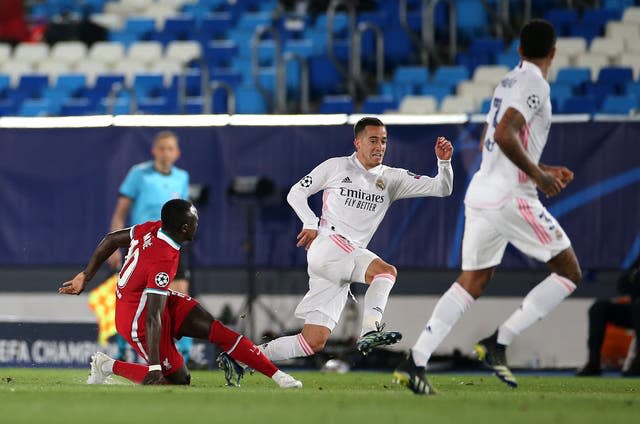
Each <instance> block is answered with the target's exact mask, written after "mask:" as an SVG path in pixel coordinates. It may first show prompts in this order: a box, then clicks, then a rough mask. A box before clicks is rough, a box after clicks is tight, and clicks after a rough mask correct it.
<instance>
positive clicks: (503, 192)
mask: <svg viewBox="0 0 640 424" xmlns="http://www.w3.org/2000/svg"><path fill="white" fill-rule="evenodd" d="M510 107H512V108H514V109H516V110H517V111H518V112H520V113H521V114H522V116H523V117H524V118H525V120H526V122H527V124H526V126H524V127H523V130H522V131H521V133H520V140H521V142H522V148H523V149H524V151H525V152H526V153H527V155H528V156H529V159H531V161H532V162H533V163H536V164H537V163H538V162H539V160H540V156H541V155H542V150H543V149H544V146H545V144H546V143H547V136H548V135H549V127H550V126H551V98H550V88H549V83H548V82H547V81H546V80H545V79H544V77H543V76H542V72H541V71H540V68H538V66H536V65H534V64H533V63H531V62H526V61H522V62H521V63H520V64H519V65H518V66H516V67H515V68H514V69H512V70H511V71H510V72H509V73H508V74H506V75H505V77H504V78H503V79H502V81H500V84H498V86H497V87H496V89H495V90H494V91H493V98H492V99H491V109H490V110H489V113H488V114H487V120H486V122H487V131H486V134H485V140H484V146H483V149H482V164H481V165H480V169H479V170H478V171H477V172H476V173H475V175H474V176H473V178H472V180H471V183H470V184H469V188H468V189H467V194H466V197H465V203H466V204H467V205H469V206H472V207H476V208H482V209H495V208H499V207H501V206H502V205H503V204H504V203H505V202H506V201H507V200H508V199H509V198H511V197H512V196H520V197H535V198H537V192H536V186H535V183H534V182H533V181H531V179H530V178H529V177H528V176H527V175H526V174H525V173H524V172H522V171H521V170H520V169H519V168H518V167H517V166H516V165H515V164H514V163H513V162H511V160H509V158H508V157H507V156H506V155H505V154H504V153H502V150H501V149H500V147H499V146H498V144H496V142H495V141H494V139H493V134H494V133H495V129H496V126H497V125H498V122H500V119H502V116H503V115H504V112H505V111H506V110H507V109H508V108H510Z"/></svg>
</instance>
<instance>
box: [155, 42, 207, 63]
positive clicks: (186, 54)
mask: <svg viewBox="0 0 640 424" xmlns="http://www.w3.org/2000/svg"><path fill="white" fill-rule="evenodd" d="M201 55H202V47H201V46H200V43H198V42H197V41H172V42H170V43H169V45H168V46H167V50H166V52H165V55H164V57H165V58H166V59H168V60H172V61H174V62H179V63H186V62H189V61H190V60H191V59H195V58H198V57H200V56H201Z"/></svg>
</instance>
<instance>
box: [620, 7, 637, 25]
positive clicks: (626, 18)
mask: <svg viewBox="0 0 640 424" xmlns="http://www.w3.org/2000/svg"><path fill="white" fill-rule="evenodd" d="M622 21H623V22H633V23H635V24H640V7H638V6H632V7H627V8H626V9H625V10H624V12H623V13H622Z"/></svg>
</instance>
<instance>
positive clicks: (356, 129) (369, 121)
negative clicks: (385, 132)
mask: <svg viewBox="0 0 640 424" xmlns="http://www.w3.org/2000/svg"><path fill="white" fill-rule="evenodd" d="M369 125H372V126H374V127H384V124H383V123H382V121H381V120H379V119H378V118H374V117H371V116H365V117H364V118H362V119H360V120H359V121H358V122H356V124H355V125H354V126H353V136H354V137H355V138H358V135H360V133H361V132H362V131H364V128H365V127H367V126H369Z"/></svg>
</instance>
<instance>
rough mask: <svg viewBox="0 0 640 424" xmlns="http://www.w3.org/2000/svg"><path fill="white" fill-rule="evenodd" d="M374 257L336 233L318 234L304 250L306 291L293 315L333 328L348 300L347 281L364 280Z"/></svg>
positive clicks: (306, 322)
mask: <svg viewBox="0 0 640 424" xmlns="http://www.w3.org/2000/svg"><path fill="white" fill-rule="evenodd" d="M376 258H378V256H377V255H376V254H375V253H373V252H371V251H369V250H367V249H363V248H360V247H357V246H355V245H353V244H352V243H350V242H349V241H348V240H347V239H346V238H344V237H342V236H340V235H338V234H335V233H334V234H327V235H318V237H316V239H315V240H314V241H313V243H311V246H310V247H309V251H308V252H307V264H308V265H307V272H308V273H309V291H308V292H307V294H305V296H304V298H303V299H302V301H300V303H299V304H298V307H297V308H296V311H295V315H296V317H298V318H301V319H304V320H305V324H315V325H322V326H324V327H327V328H329V329H330V330H333V329H334V328H335V326H336V324H337V323H338V320H339V319H340V315H341V314H342V310H343V309H344V306H345V304H346V303H347V298H348V296H349V286H350V283H352V282H353V283H364V282H365V273H366V271H367V268H368V267H369V264H370V263H371V262H372V261H373V260H374V259H376Z"/></svg>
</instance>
